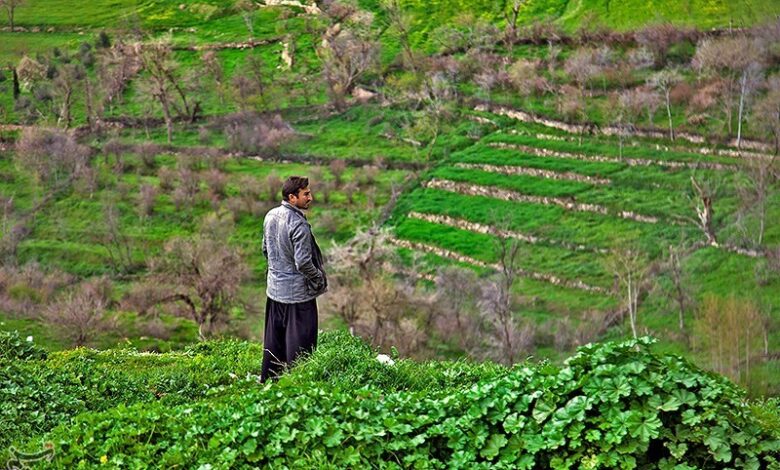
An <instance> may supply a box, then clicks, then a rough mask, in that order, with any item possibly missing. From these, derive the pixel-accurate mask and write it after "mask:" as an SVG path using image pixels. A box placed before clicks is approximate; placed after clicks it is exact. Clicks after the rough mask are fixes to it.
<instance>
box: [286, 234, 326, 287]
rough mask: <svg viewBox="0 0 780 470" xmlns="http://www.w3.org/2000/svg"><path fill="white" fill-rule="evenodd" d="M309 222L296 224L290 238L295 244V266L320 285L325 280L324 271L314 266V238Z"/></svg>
mask: <svg viewBox="0 0 780 470" xmlns="http://www.w3.org/2000/svg"><path fill="white" fill-rule="evenodd" d="M311 238H312V237H311V229H310V228H309V224H308V223H306V222H301V223H298V224H296V225H295V226H294V227H293V228H292V230H291V231H290V240H291V241H292V245H293V257H294V258H295V268H296V269H297V270H298V271H299V272H300V273H301V274H303V275H304V276H306V278H307V279H309V280H311V281H314V282H315V284H316V285H320V283H321V282H322V281H323V274H322V271H320V270H319V269H317V267H316V266H314V262H313V261H312V256H313V254H312V239H311Z"/></svg>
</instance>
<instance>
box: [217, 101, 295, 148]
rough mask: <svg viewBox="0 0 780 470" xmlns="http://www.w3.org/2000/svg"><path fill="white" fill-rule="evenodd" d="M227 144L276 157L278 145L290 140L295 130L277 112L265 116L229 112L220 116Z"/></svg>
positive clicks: (231, 146)
mask: <svg viewBox="0 0 780 470" xmlns="http://www.w3.org/2000/svg"><path fill="white" fill-rule="evenodd" d="M222 127H223V129H224V134H225V137H227V140H228V145H229V146H230V148H231V149H233V150H238V151H241V152H247V153H254V154H259V155H261V156H265V157H269V156H270V157H276V156H278V153H279V148H280V146H281V145H282V144H283V143H285V142H289V141H290V140H292V138H293V137H294V135H295V131H294V130H293V128H292V126H290V124H289V123H288V122H286V121H284V120H283V119H282V117H281V116H280V115H278V114H276V115H274V116H272V117H265V116H261V115H258V114H256V113H253V112H242V113H235V114H230V115H228V116H225V117H224V118H222Z"/></svg>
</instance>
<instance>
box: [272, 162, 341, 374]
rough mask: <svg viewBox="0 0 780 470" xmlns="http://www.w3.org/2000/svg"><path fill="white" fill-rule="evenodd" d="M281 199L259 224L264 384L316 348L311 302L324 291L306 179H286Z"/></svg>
mask: <svg viewBox="0 0 780 470" xmlns="http://www.w3.org/2000/svg"><path fill="white" fill-rule="evenodd" d="M282 199H283V200H282V204H281V205H280V206H279V207H275V208H273V209H271V210H270V211H268V214H266V216H265V220H264V221H263V256H265V257H266V258H267V259H268V287H267V289H266V294H267V296H268V298H267V299H266V304H265V339H264V343H265V344H264V346H263V347H264V350H263V351H264V352H263V369H262V372H261V373H260V380H262V381H263V382H265V381H266V380H268V379H270V378H276V377H278V376H279V375H280V374H281V373H282V372H283V371H284V369H285V368H286V367H287V366H289V365H291V364H292V363H293V362H294V361H295V359H296V358H297V357H298V356H299V355H300V354H301V353H309V352H311V351H313V350H314V348H315V347H316V346H317V300H316V298H317V296H319V295H321V294H323V293H324V292H325V291H326V290H327V288H328V282H327V279H326V278H325V272H324V271H323V267H322V252H321V251H320V248H319V246H317V242H316V241H315V240H314V236H313V235H312V233H311V225H310V224H309V222H308V221H307V220H306V215H305V214H304V212H303V211H305V210H307V209H308V208H309V206H310V205H311V203H312V200H313V199H312V195H311V190H310V189H309V179H308V178H304V177H301V176H291V177H289V178H287V181H285V182H284V185H283V186H282Z"/></svg>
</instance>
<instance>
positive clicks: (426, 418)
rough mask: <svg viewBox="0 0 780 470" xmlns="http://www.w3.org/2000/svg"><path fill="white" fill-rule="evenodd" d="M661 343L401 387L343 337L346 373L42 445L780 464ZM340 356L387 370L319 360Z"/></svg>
mask: <svg viewBox="0 0 780 470" xmlns="http://www.w3.org/2000/svg"><path fill="white" fill-rule="evenodd" d="M652 342H653V341H652V340H650V339H646V338H644V339H640V340H637V341H627V342H623V343H604V344H596V345H588V346H586V347H583V348H581V349H580V350H579V352H578V353H577V354H576V355H575V356H573V357H572V358H570V359H569V360H568V361H566V362H565V364H564V365H563V367H555V366H552V365H549V364H542V365H540V366H537V367H530V366H527V365H519V366H516V367H514V368H513V369H511V370H509V371H506V372H505V373H501V374H495V375H493V376H490V377H488V378H486V379H485V380H482V381H480V382H478V383H476V384H474V385H471V386H466V387H458V388H452V389H439V390H426V391H423V392H421V391H416V390H402V391H397V392H388V391H385V390H381V389H380V388H378V387H377V386H376V385H377V384H376V383H372V382H371V380H376V379H377V378H378V377H379V376H380V375H382V374H381V373H380V371H379V370H378V369H376V370H375V369H374V368H373V367H374V366H373V362H376V359H375V358H374V357H371V356H373V351H371V350H370V348H366V347H364V346H361V345H359V344H357V343H356V342H355V341H354V340H352V339H349V338H348V337H346V336H339V337H331V338H326V340H325V341H323V344H322V346H321V348H320V350H318V352H317V353H316V354H315V355H314V356H313V357H312V358H311V361H319V364H320V365H321V366H330V367H331V369H330V371H331V372H332V375H322V374H323V373H324V372H325V371H324V370H322V369H320V370H317V369H318V368H317V367H313V366H312V364H311V363H309V364H308V366H307V365H306V364H302V365H301V367H299V368H295V369H293V370H292V371H291V372H290V374H289V376H288V377H286V378H285V379H283V380H280V381H279V382H278V383H275V384H267V385H265V386H260V385H257V386H252V387H247V388H246V389H244V390H240V391H234V392H232V393H228V394H226V395H223V396H220V397H216V398H213V399H209V400H201V401H198V402H191V403H186V404H180V405H177V406H175V407H171V406H166V405H164V404H161V403H150V404H137V405H134V406H130V407H125V406H123V405H120V406H118V407H116V408H112V409H109V410H107V411H104V412H98V413H85V414H82V415H80V416H77V417H76V418H75V419H73V420H72V421H70V422H69V423H67V424H64V425H62V426H60V427H58V428H56V429H55V430H53V431H52V432H51V433H50V434H48V435H46V436H43V437H42V438H40V439H37V440H35V441H33V442H31V443H29V445H28V448H29V449H35V448H37V449H40V446H41V445H42V444H43V443H44V442H52V443H53V445H54V447H55V450H56V453H55V456H54V459H55V461H54V464H55V465H57V466H59V467H65V468H71V467H87V466H92V465H97V464H99V463H100V462H107V463H109V464H111V465H115V466H129V467H144V466H149V465H154V466H159V467H172V466H178V467H186V468H198V467H200V468H248V467H266V468H368V467H379V468H409V467H415V468H555V469H563V468H624V469H630V468H646V469H672V468H674V469H685V468H755V469H758V468H766V469H778V468H780V464H778V462H777V459H776V457H777V455H778V452H780V436H778V435H777V433H776V429H774V430H772V429H771V426H767V425H768V424H769V420H768V419H767V418H766V417H764V418H759V417H757V416H756V415H755V414H754V413H753V412H752V411H751V409H750V407H749V406H748V405H747V404H746V402H745V401H744V394H743V392H742V391H741V390H740V389H738V388H736V387H735V386H734V385H732V384H731V383H729V382H728V381H726V380H725V379H724V378H722V377H720V376H717V375H714V374H710V373H706V372H703V371H701V370H699V369H697V368H696V367H695V366H693V365H692V364H691V363H689V362H687V361H685V360H683V359H681V358H679V357H677V356H671V355H658V354H655V353H653V352H652V351H651V350H650V345H651V343H652ZM334 350H335V352H334ZM339 351H345V354H344V356H345V357H348V358H349V357H351V358H352V360H359V361H373V362H372V364H363V365H360V364H354V363H350V364H347V363H343V362H342V363H340V365H336V364H337V363H336V362H328V360H326V359H325V358H323V357H319V358H317V355H318V354H320V355H322V354H332V355H336V354H337V353H338V352H339ZM369 351H371V352H370V354H369ZM397 365H399V363H396V364H395V365H387V366H382V367H385V369H383V370H385V371H386V374H388V375H390V376H393V377H395V378H394V379H393V380H392V381H390V382H389V383H390V384H391V386H392V387H395V386H396V385H397V384H398V383H400V382H403V381H404V380H407V379H400V380H399V379H398V378H399V377H403V375H404V374H403V373H399V372H398V371H393V368H394V367H396V366H397ZM350 370H351V371H353V372H350ZM358 371H361V372H358ZM339 372H345V373H346V374H347V375H349V374H354V376H355V377H357V376H358V375H359V374H360V373H363V372H366V373H368V379H367V381H366V383H363V384H355V383H353V381H352V379H348V380H341V379H340V378H337V374H338V373H339ZM297 374H301V375H300V376H298V377H296V375H297ZM436 374H437V373H436V372H432V375H433V376H436ZM476 375H479V374H476ZM488 375H490V374H488ZM306 377H314V378H315V379H317V377H320V378H322V377H327V380H328V382H321V381H319V379H317V380H316V381H315V382H313V383H307V382H306V380H303V379H304V378H306ZM380 383H384V382H382V381H380ZM334 384H341V385H343V386H344V387H350V388H341V387H340V386H337V385H334ZM775 405H776V404H775ZM772 406H774V405H772ZM768 413H769V414H774V415H776V414H777V413H776V412H774V411H770V412H768Z"/></svg>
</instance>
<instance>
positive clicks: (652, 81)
mask: <svg viewBox="0 0 780 470" xmlns="http://www.w3.org/2000/svg"><path fill="white" fill-rule="evenodd" d="M682 80H683V77H682V75H681V74H680V72H679V71H677V70H676V69H664V70H661V71H658V72H656V73H654V74H653V75H651V76H650V77H649V78H648V79H647V84H648V86H650V88H653V89H656V90H658V91H659V92H661V93H662V94H663V96H664V103H665V104H666V117H667V118H668V119H669V139H670V140H674V124H673V123H672V104H671V100H670V97H669V95H670V94H671V91H672V88H673V87H674V86H675V85H676V84H678V83H680V82H681V81H682Z"/></svg>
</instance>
